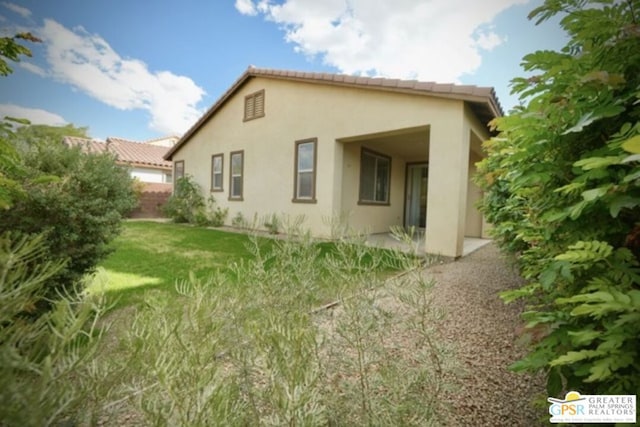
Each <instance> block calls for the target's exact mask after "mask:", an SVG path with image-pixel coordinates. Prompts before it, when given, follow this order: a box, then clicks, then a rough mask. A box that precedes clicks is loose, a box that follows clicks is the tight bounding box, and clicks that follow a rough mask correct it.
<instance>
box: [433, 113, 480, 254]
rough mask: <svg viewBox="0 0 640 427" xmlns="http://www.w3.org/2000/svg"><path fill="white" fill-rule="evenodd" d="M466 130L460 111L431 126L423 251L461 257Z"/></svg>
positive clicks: (466, 168)
mask: <svg viewBox="0 0 640 427" xmlns="http://www.w3.org/2000/svg"><path fill="white" fill-rule="evenodd" d="M469 135H470V129H469V126H468V124H467V123H466V120H465V119H464V112H463V107H462V105H460V108H459V109H455V110H453V109H452V110H451V112H450V114H448V115H447V120H441V121H438V122H436V123H434V124H432V125H431V138H430V143H429V189H428V193H427V194H428V196H427V227H426V236H425V239H426V241H425V251H426V252H427V253H431V254H437V255H443V256H447V257H454V258H457V257H459V256H462V251H463V244H464V229H465V220H466V204H467V185H468V177H469V143H470V142H469Z"/></svg>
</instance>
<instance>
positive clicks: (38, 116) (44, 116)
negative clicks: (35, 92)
mask: <svg viewBox="0 0 640 427" xmlns="http://www.w3.org/2000/svg"><path fill="white" fill-rule="evenodd" d="M6 116H8V117H14V118H18V119H28V120H29V121H30V122H31V124H34V125H49V126H61V125H65V124H67V121H66V120H65V119H64V118H63V117H62V116H60V115H58V114H55V113H52V112H50V111H46V110H42V109H40V108H28V107H21V106H19V105H15V104H0V117H6Z"/></svg>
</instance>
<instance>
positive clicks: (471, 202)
mask: <svg viewBox="0 0 640 427" xmlns="http://www.w3.org/2000/svg"><path fill="white" fill-rule="evenodd" d="M479 161H480V156H479V155H478V154H476V153H474V152H471V153H470V156H469V185H468V186H467V213H466V223H465V233H464V235H465V236H467V237H482V227H483V223H482V214H481V213H480V211H479V210H478V209H477V208H476V207H475V206H476V204H477V203H478V202H479V201H480V200H481V199H482V190H481V189H480V187H478V186H477V185H476V184H475V183H474V182H472V181H471V177H472V176H473V175H474V174H475V173H476V171H477V168H476V163H477V162H479Z"/></svg>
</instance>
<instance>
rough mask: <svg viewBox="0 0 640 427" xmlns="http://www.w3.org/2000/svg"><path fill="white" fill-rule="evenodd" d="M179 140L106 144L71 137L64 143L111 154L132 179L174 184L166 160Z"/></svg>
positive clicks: (118, 140) (110, 140) (111, 139)
mask: <svg viewBox="0 0 640 427" xmlns="http://www.w3.org/2000/svg"><path fill="white" fill-rule="evenodd" d="M178 139H179V138H178V137H177V136H171V137H165V138H158V139H152V140H149V141H143V142H136V141H131V140H128V139H123V138H114V137H109V138H107V140H106V141H98V140H92V139H87V138H78V137H70V136H67V137H65V138H64V143H65V144H67V145H69V146H79V147H82V149H83V150H85V151H87V152H98V153H103V152H110V153H113V154H115V156H116V162H117V163H118V164H121V165H123V166H126V167H128V168H129V171H130V173H131V176H132V177H134V178H138V179H139V180H140V181H142V182H149V183H166V184H169V183H171V182H172V181H173V168H172V164H171V162H169V161H166V160H165V159H164V158H163V156H164V155H165V154H166V153H167V151H168V150H169V148H170V147H172V146H173V145H174V144H175V143H176V141H178Z"/></svg>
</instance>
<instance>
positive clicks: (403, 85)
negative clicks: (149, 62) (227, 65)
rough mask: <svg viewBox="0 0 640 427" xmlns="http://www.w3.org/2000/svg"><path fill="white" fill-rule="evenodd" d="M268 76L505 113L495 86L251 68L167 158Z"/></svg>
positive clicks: (485, 117) (485, 118)
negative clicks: (234, 97)
mask: <svg viewBox="0 0 640 427" xmlns="http://www.w3.org/2000/svg"><path fill="white" fill-rule="evenodd" d="M254 77H265V78H273V79H283V80H292V81H299V82H305V83H316V84H329V85H339V86H347V87H359V88H363V87H364V88H367V89H373V90H381V91H391V92H401V93H408V94H414V95H428V96H433V97H439V98H449V99H459V100H462V101H465V102H467V103H468V104H469V105H470V107H471V108H472V110H473V111H474V112H475V114H476V115H477V116H478V118H479V119H480V120H481V121H482V122H483V123H484V124H487V123H488V122H489V121H491V120H492V119H494V118H495V117H500V116H502V115H504V112H503V111H502V106H501V105H500V102H499V101H498V97H497V96H496V92H495V90H494V89H493V88H492V87H480V86H473V85H454V84H440V83H434V82H421V81H418V80H400V79H387V78H379V77H361V76H349V75H345V74H330V73H310V72H302V71H290V70H272V69H263V68H255V67H249V68H248V69H247V71H245V72H244V74H242V76H240V78H239V79H238V80H236V81H235V83H234V84H233V85H232V86H231V87H230V88H229V89H228V90H227V91H226V92H225V93H224V94H223V95H222V96H221V97H220V99H218V101H216V103H215V104H213V106H211V108H209V110H208V111H207V112H206V113H204V115H203V116H202V117H200V119H199V120H198V121H197V122H196V123H195V124H194V125H193V126H192V127H191V128H190V129H189V130H188V131H187V132H186V133H185V134H184V135H183V136H182V138H180V140H179V141H178V142H177V143H176V144H175V145H174V146H173V147H172V148H171V149H169V151H168V152H167V153H166V154H165V156H164V158H165V159H169V160H170V159H171V156H172V155H173V153H175V152H176V151H177V150H178V149H179V148H180V147H181V146H182V145H184V144H185V143H186V142H187V141H188V140H189V138H190V137H191V135H193V134H194V133H195V132H196V131H197V130H198V129H199V128H200V127H201V126H202V125H204V124H205V123H206V122H207V120H209V118H210V117H211V116H213V114H215V112H216V111H217V110H218V109H219V108H220V107H222V105H224V103H225V102H226V101H227V100H229V98H231V96H232V95H233V94H234V93H235V92H236V91H237V90H238V89H240V87H241V86H243V85H244V84H245V83H246V82H247V81H248V80H249V79H251V78H254Z"/></svg>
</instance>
